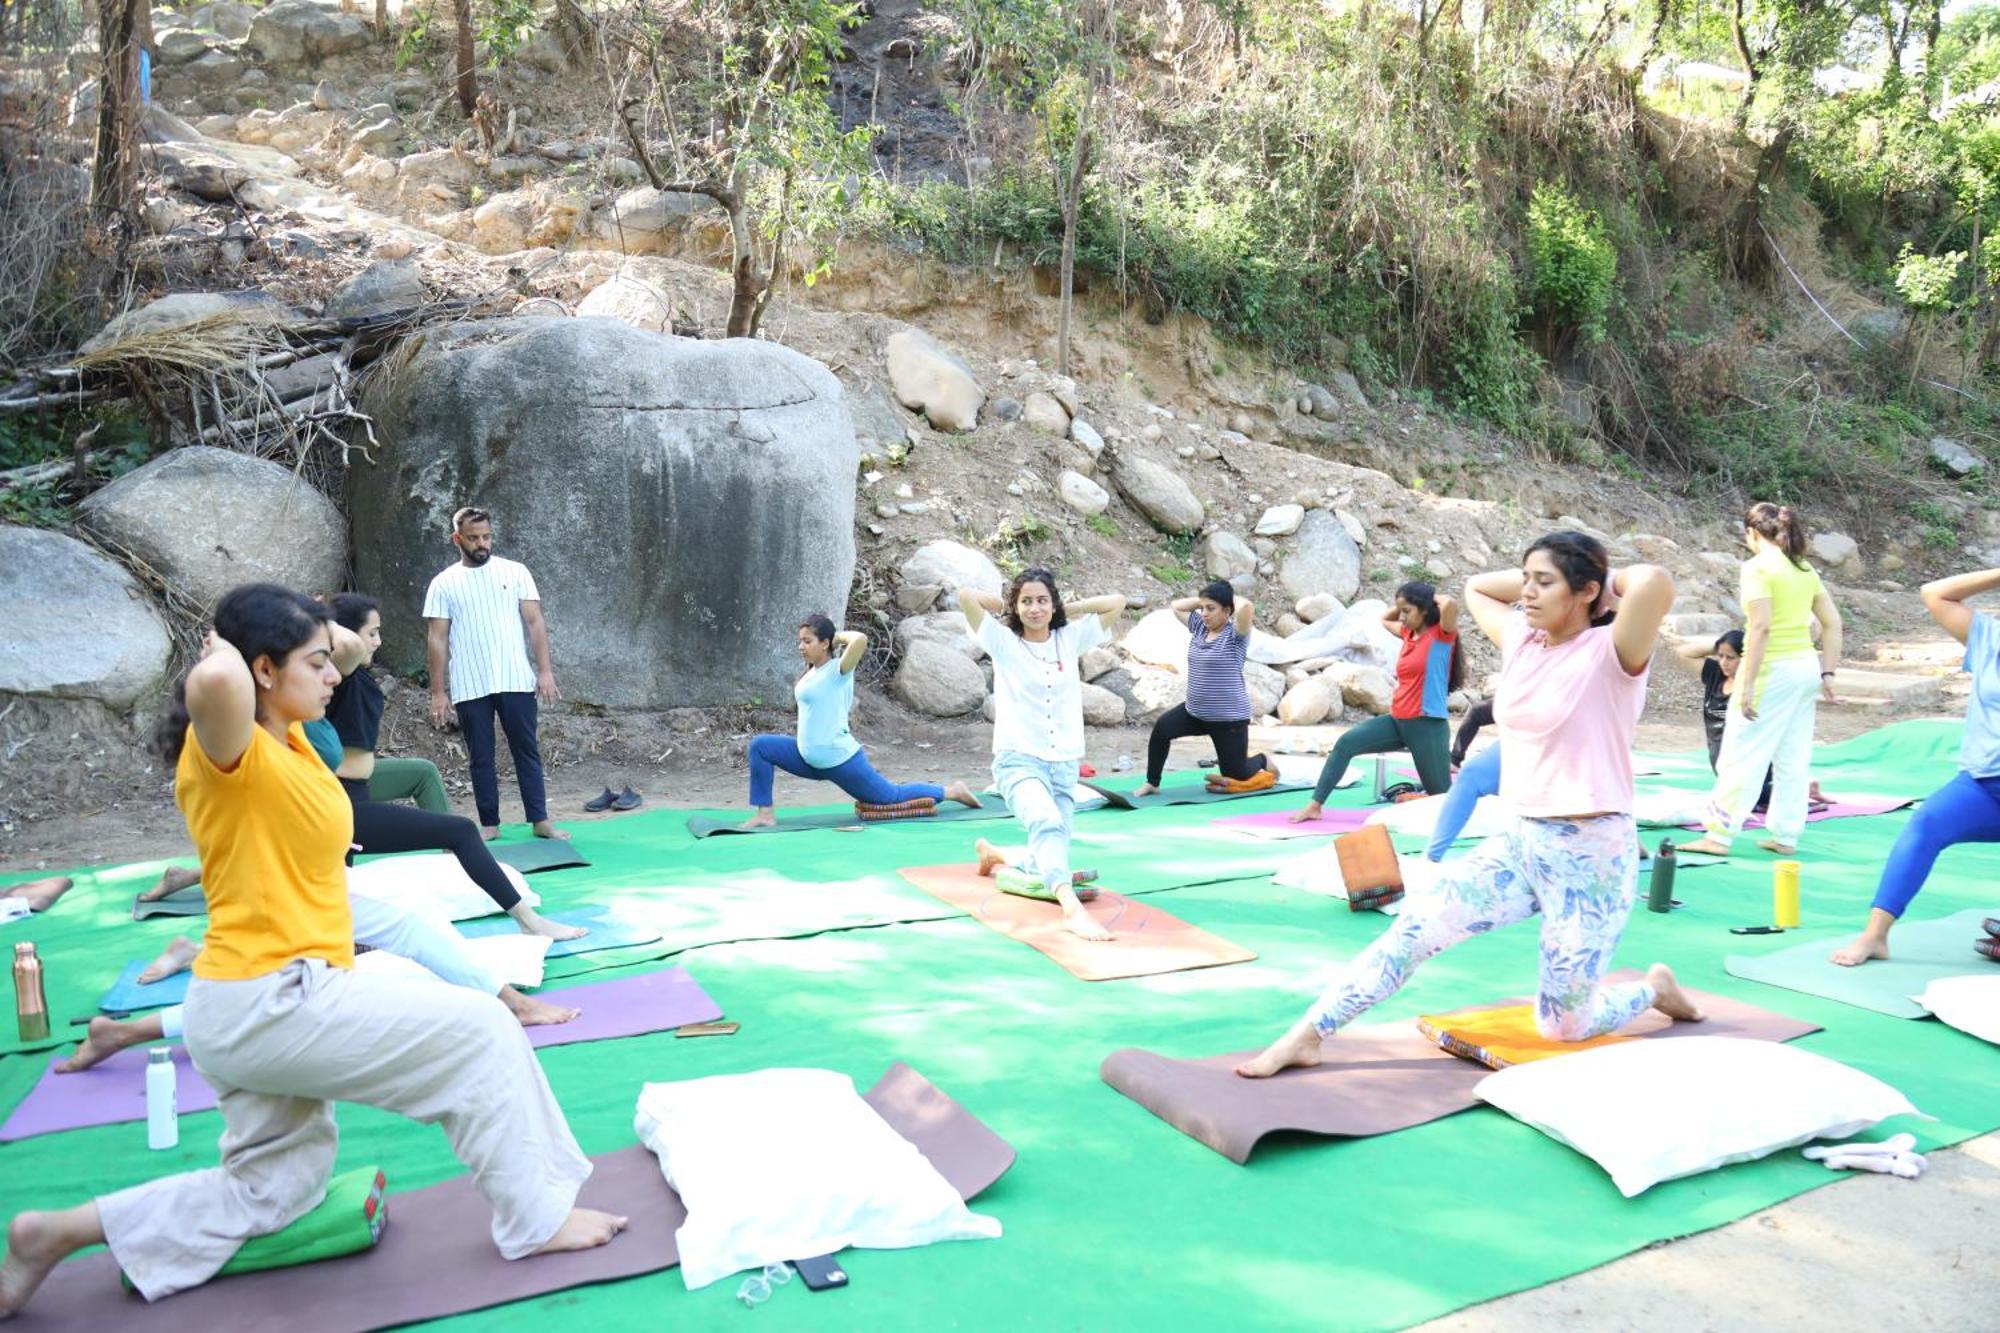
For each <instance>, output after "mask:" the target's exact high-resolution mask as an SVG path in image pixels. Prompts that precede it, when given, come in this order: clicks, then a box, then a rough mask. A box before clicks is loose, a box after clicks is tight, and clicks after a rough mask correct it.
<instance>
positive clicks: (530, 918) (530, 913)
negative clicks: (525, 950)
mask: <svg viewBox="0 0 2000 1333" xmlns="http://www.w3.org/2000/svg"><path fill="white" fill-rule="evenodd" d="M507 915H509V916H511V917H513V918H514V924H515V925H517V926H519V927H520V928H521V933H522V934H523V935H546V936H548V937H549V938H550V939H552V940H580V939H582V938H583V937H584V936H585V935H588V934H589V933H590V927H588V926H565V925H562V924H560V923H559V922H555V921H551V920H549V919H548V918H547V917H545V916H543V915H542V914H541V913H539V912H537V911H536V910H535V909H534V908H532V907H530V906H528V905H527V904H526V903H516V904H515V905H514V910H513V911H511V912H509V913H508V914H507Z"/></svg>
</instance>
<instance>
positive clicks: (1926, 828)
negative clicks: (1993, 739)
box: [1875, 773, 2000, 917]
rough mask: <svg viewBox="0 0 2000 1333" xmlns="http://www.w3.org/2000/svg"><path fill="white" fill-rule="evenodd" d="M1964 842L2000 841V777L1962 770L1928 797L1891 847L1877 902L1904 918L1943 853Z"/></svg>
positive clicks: (1886, 909) (1876, 896)
mask: <svg viewBox="0 0 2000 1333" xmlns="http://www.w3.org/2000/svg"><path fill="white" fill-rule="evenodd" d="M1961 842H2000V776H1995V777H1990V778H1975V777H1973V776H1972V775H1971V774H1969V773H1960V774H1958V775H1957V776H1956V777H1954V778H1953V779H1952V780H1951V781H1950V782H1947V783H1945V784H1944V786H1942V787H1940V788H1939V789H1938V790H1937V791H1935V792H1933V793H1932V794H1931V795H1929V796H1927V797H1925V798H1924V803H1923V804H1922V805H1920V806H1918V807H1917V813H1916V814H1914V815H1912V816H1910V822H1909V823H1908V824H1906V825H1904V826H1903V835H1902V836H1901V837H1900V838H1897V839H1896V845H1895V846H1894V847H1892V848H1890V849H1889V859H1888V861H1887V862H1885V863H1884V864H1883V866H1882V882H1881V883H1880V884H1878V885H1876V887H1875V906H1876V907H1879V908H1880V909H1882V910H1883V911H1885V912H1887V913H1888V914H1889V915H1890V916H1894V917H1900V916H1902V915H1903V912H1904V910H1905V909H1906V908H1908V907H1909V905H1910V900H1911V899H1912V898H1914V897H1916V896H1917V890H1918V889H1921V888H1922V887H1923V886H1924V881H1925V880H1927V879H1929V878H1930V874H1931V867H1932V866H1933V865H1934V864H1936V862H1937V859H1938V853H1940V852H1942V851H1943V850H1944V849H1945V848H1947V847H1952V846H1955V845H1957V844H1958V843H1961Z"/></svg>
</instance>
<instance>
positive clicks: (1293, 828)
mask: <svg viewBox="0 0 2000 1333" xmlns="http://www.w3.org/2000/svg"><path fill="white" fill-rule="evenodd" d="M1376 808H1377V807H1375V806H1360V807H1356V808H1353V809H1339V810H1322V811H1320V815H1319V818H1318V819H1308V820H1306V821H1305V822H1304V823H1303V824H1294V823H1292V814H1293V812H1292V811H1290V810H1266V811H1264V812H1263V813H1261V814H1255V815H1226V816H1224V817H1223V818H1221V819H1211V820H1210V821H1209V823H1211V824H1213V825H1215V826H1216V827H1217V828H1226V829H1240V830H1242V831H1243V832H1245V833H1249V834H1252V835H1254V836H1256V837H1259V838H1313V837H1322V838H1323V837H1330V836H1332V835H1333V834H1336V833H1352V832H1354V830H1356V829H1358V828H1360V827H1361V826H1362V825H1363V824H1366V823H1367V822H1368V816H1370V815H1372V814H1374V813H1375V810H1376Z"/></svg>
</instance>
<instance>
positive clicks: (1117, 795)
mask: <svg viewBox="0 0 2000 1333" xmlns="http://www.w3.org/2000/svg"><path fill="white" fill-rule="evenodd" d="M1082 785H1083V786H1086V787H1088V788H1090V789H1091V790H1092V791H1094V792H1096V793H1097V794H1098V795H1099V796H1102V797H1103V798H1104V803H1105V804H1106V805H1108V806H1110V807H1111V808H1112V809H1114V810H1153V809H1157V808H1158V807H1160V806H1163V805H1213V804H1215V803H1216V802H1217V801H1241V800H1244V799H1246V798H1248V797H1251V796H1282V795H1284V794H1285V793H1286V792H1294V791H1311V790H1312V784H1311V783H1310V782H1278V783H1273V784H1272V785H1271V786H1268V787H1265V788H1262V789H1261V790H1258V791H1210V790H1209V789H1208V788H1207V787H1205V786H1202V785H1201V784H1199V783H1194V782H1188V783H1181V784H1178V785H1176V786H1172V787H1163V788H1161V789H1160V790H1159V791H1156V792H1154V793H1153V794H1152V795H1151V796H1134V795H1133V794H1132V793H1131V792H1129V791H1113V790H1112V789H1111V788H1109V787H1100V786H1098V785H1097V784H1096V783H1095V782H1085V783H1083V784H1082Z"/></svg>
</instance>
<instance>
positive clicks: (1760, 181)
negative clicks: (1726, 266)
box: [1730, 125, 1795, 283]
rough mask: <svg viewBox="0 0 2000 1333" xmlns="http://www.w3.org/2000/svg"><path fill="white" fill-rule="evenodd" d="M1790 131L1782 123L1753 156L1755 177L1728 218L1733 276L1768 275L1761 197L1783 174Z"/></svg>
mask: <svg viewBox="0 0 2000 1333" xmlns="http://www.w3.org/2000/svg"><path fill="white" fill-rule="evenodd" d="M1794 132H1795V131H1794V129H1793V127H1792V126H1790V125H1786V126H1785V127H1784V128H1782V129H1780V130H1779V131H1778V132H1777V133H1776V134H1775V135H1773V136H1771V142H1770V143H1769V144H1767V145H1765V147H1764V151H1763V152H1762V153H1760V154H1759V155H1758V157H1757V178H1756V179H1755V180H1754V181H1752V182H1751V185H1750V191H1749V193H1747V194H1746V195H1744V196H1743V201H1742V202H1741V203H1739V204H1738V205H1737V206H1736V216H1735V217H1734V218H1733V219H1732V220H1731V222H1730V231H1731V233H1732V235H1731V237H1730V254H1731V258H1732V259H1733V260H1734V261H1735V264H1736V276H1737V278H1738V279H1740V280H1741V281H1743V282H1747V283H1762V282H1765V281H1767V280H1768V279H1769V278H1770V277H1771V259H1770V247H1769V246H1767V245H1766V244H1765V243H1764V227H1763V219H1764V200H1765V198H1766V197H1767V196H1768V195H1769V194H1770V192H1771V190H1772V189H1773V188H1774V187H1776V185H1777V183H1778V181H1779V180H1780V179H1782V178H1783V176H1784V174H1785V155H1786V154H1787V153H1788V152H1790V151H1791V147H1792V136H1793V134H1794Z"/></svg>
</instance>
